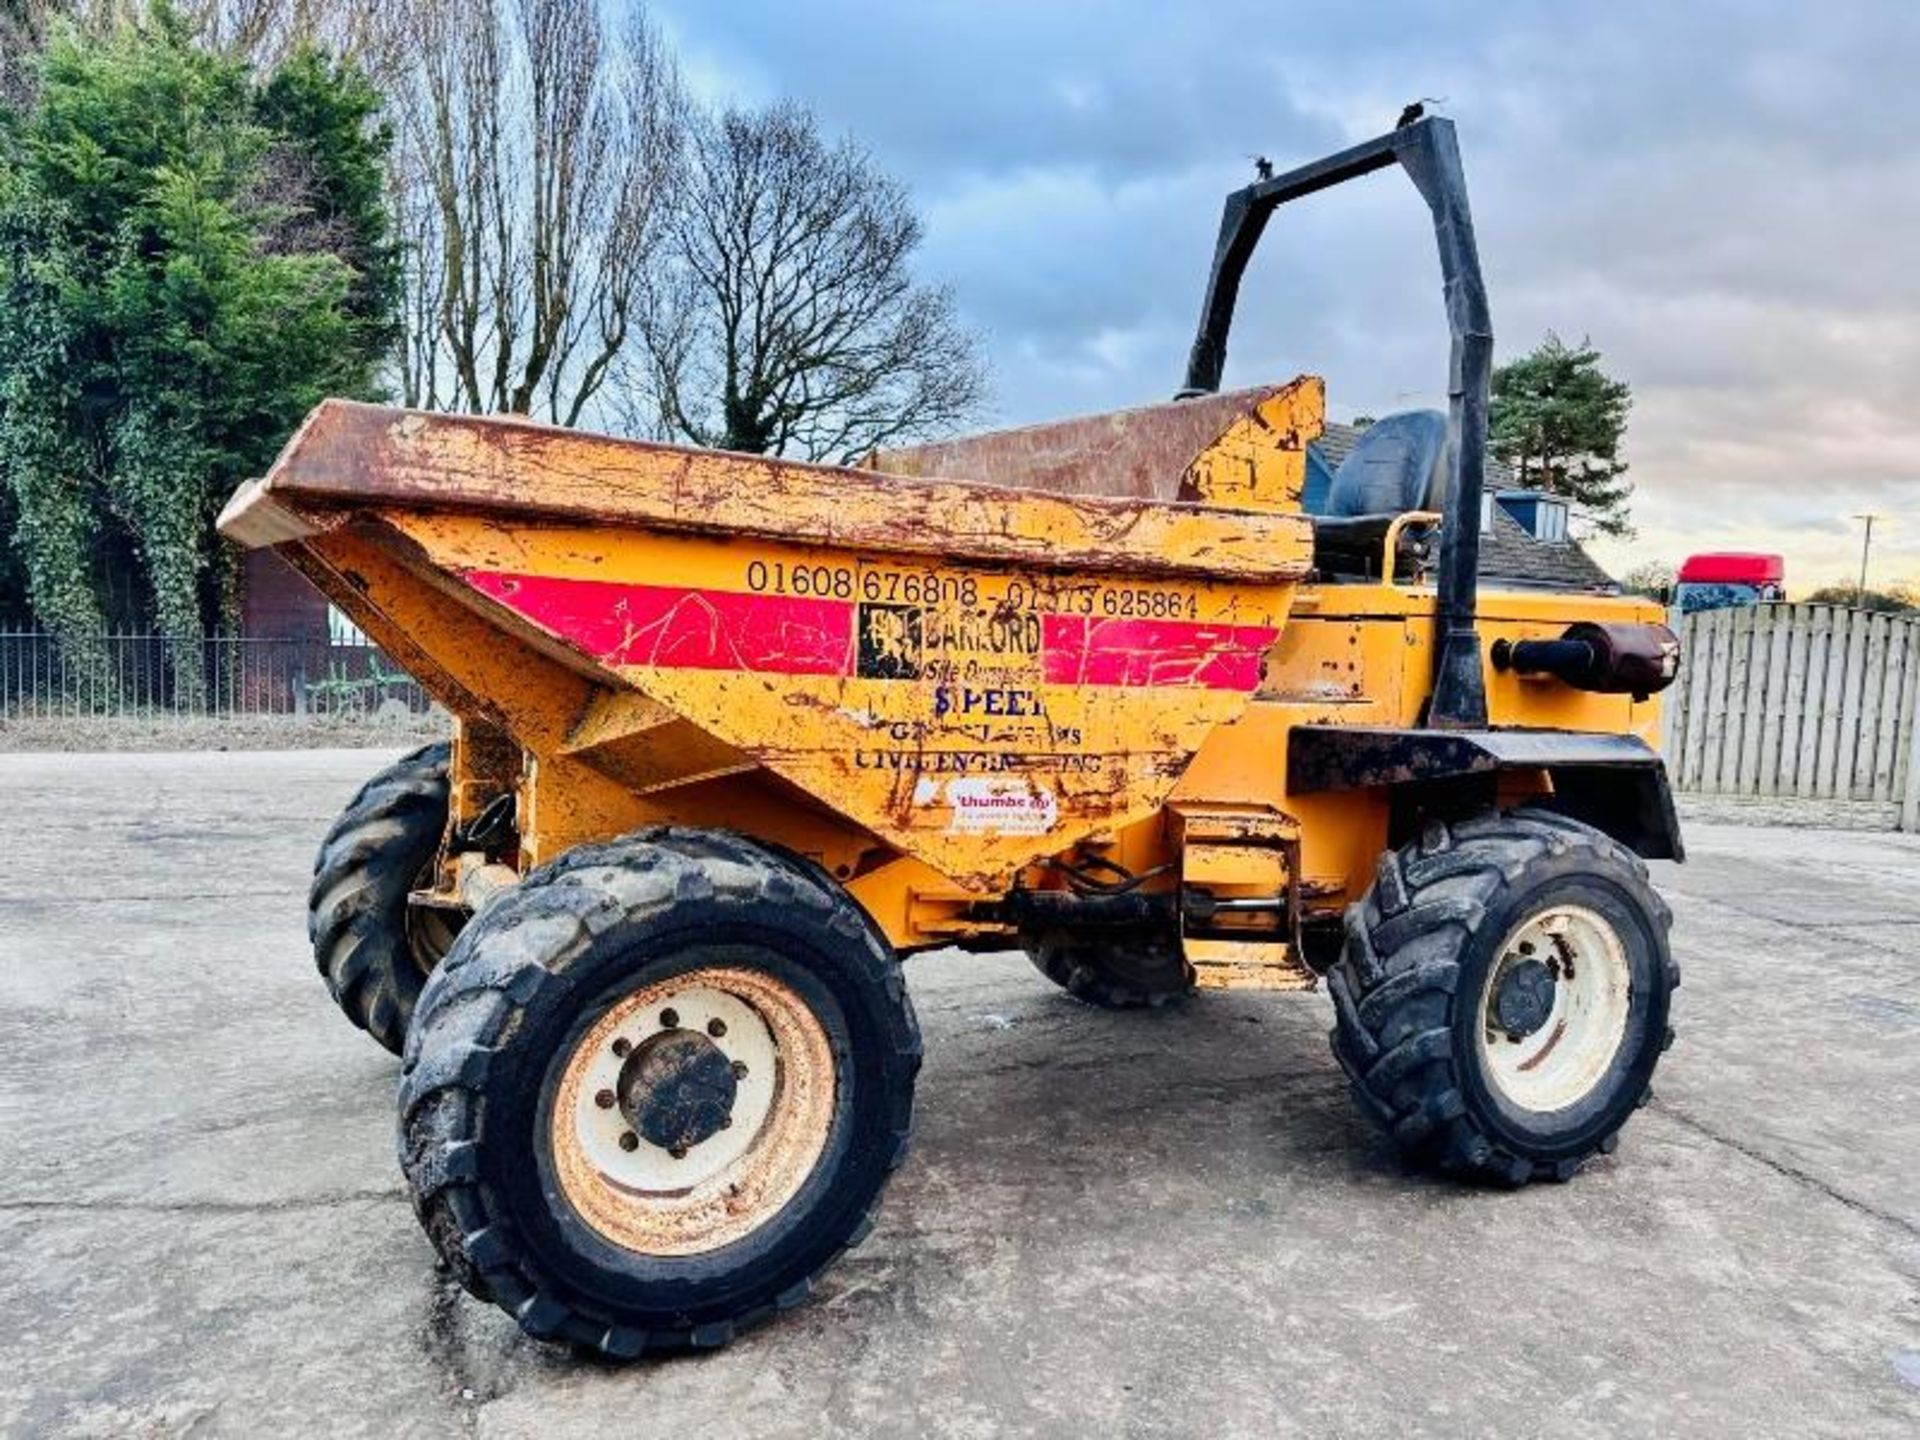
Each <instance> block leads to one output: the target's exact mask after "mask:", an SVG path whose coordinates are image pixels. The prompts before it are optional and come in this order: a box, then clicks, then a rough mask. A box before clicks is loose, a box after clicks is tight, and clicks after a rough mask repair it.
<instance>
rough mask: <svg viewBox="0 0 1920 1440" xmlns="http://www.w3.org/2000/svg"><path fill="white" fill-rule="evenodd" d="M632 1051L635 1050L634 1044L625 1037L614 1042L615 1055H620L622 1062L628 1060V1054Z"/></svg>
mask: <svg viewBox="0 0 1920 1440" xmlns="http://www.w3.org/2000/svg"><path fill="white" fill-rule="evenodd" d="M631 1049H633V1042H632V1041H631V1040H629V1039H627V1038H626V1036H624V1035H623V1036H621V1037H620V1038H619V1039H618V1040H616V1041H614V1042H613V1053H614V1054H616V1055H618V1056H619V1057H620V1058H621V1059H622V1060H624V1059H626V1058H627V1052H628V1051H629V1050H631Z"/></svg>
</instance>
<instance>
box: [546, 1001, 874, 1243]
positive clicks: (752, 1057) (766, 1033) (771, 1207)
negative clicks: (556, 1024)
mask: <svg viewBox="0 0 1920 1440" xmlns="http://www.w3.org/2000/svg"><path fill="white" fill-rule="evenodd" d="M670 1031H677V1032H679V1033H681V1034H683V1035H687V1034H690V1035H695V1036H699V1037H702V1038H703V1039H704V1040H705V1042H706V1043H708V1044H711V1045H712V1046H713V1047H714V1048H715V1049H717V1050H718V1051H719V1052H720V1053H721V1054H722V1055H724V1056H725V1058H726V1060H727V1061H729V1062H730V1063H731V1066H732V1071H733V1075H734V1087H735V1088H734V1092H733V1099H732V1105H731V1109H730V1113H729V1115H728V1117H727V1120H726V1122H725V1124H724V1128H721V1129H719V1130H717V1131H716V1132H714V1133H712V1134H711V1135H708V1136H706V1137H705V1138H702V1139H700V1140H699V1141H698V1142H697V1143H694V1144H692V1145H689V1146H687V1147H685V1148H684V1149H682V1150H669V1149H667V1148H663V1147H662V1146H661V1145H658V1144H655V1143H652V1142H651V1141H649V1140H647V1139H644V1138H642V1136H641V1134H640V1133H639V1130H638V1129H637V1128H636V1125H635V1123H634V1121H633V1118H632V1116H631V1114H630V1113H629V1110H628V1108H627V1106H626V1105H625V1104H624V1103H622V1102H621V1101H620V1099H619V1093H620V1085H621V1077H622V1074H623V1072H625V1071H627V1067H628V1061H629V1057H631V1056H633V1055H634V1054H635V1053H636V1052H637V1051H638V1049H639V1047H642V1046H644V1045H646V1044H647V1043H648V1042H649V1041H650V1040H654V1039H655V1037H660V1036H663V1035H665V1034H667V1033H668V1032H670ZM835 1090H836V1072H835V1066H834V1059H833V1050H832V1047H831V1045H830V1044H829V1043H828V1040H827V1035H826V1031H825V1030H824V1029H823V1028H822V1027H821V1025H820V1022H819V1020H818V1019H817V1018H816V1017H815V1016H814V1013H813V1011H812V1010H811V1008H809V1007H808V1005H807V1004H806V1002H805V1001H804V1000H802V999H801V998H800V996H799V995H798V994H796V993H795V992H794V991H793V990H792V989H790V988H789V987H788V986H786V985H785V984H783V983H782V982H780V981H779V980H776V979H774V978H773V977H772V976H770V975H768V974H765V973H764V972H762V971H758V970H748V969H742V968H736V967H731V966H727V967H714V968H711V969H702V970H693V971H689V972H687V973H686V974H684V975H677V976H674V977H673V978H672V979H669V980H663V981H659V982H657V983H655V984H652V985H648V986H645V987H643V988H641V989H639V990H636V991H634V992H633V993H632V994H630V995H627V996H625V997H624V998H622V999H621V1000H620V1001H618V1002H617V1003H616V1004H614V1005H612V1006H611V1007H609V1008H608V1010H607V1012H606V1013H605V1014H604V1015H602V1016H601V1017H600V1019H599V1020H598V1021H597V1022H596V1023H595V1024H594V1025H593V1026H592V1027H591V1028H590V1029H589V1030H588V1031H587V1033H586V1034H585V1035H584V1036H583V1037H582V1038H581V1039H580V1041H579V1043H578V1044H577V1045H575V1046H574V1049H573V1052H572V1053H571V1054H570V1055H569V1056H568V1057H567V1061H566V1067H565V1069H564V1071H563V1072H562V1075H561V1080H560V1086H559V1089H558V1091H557V1093H556V1094H555V1096H554V1101H553V1109H552V1112H551V1116H550V1118H549V1120H548V1149H549V1153H550V1155H551V1157H552V1160H553V1167H554V1172H555V1174H556V1176H557V1178H558V1179H559V1182H560V1188H561V1190H562V1192H563V1193H564V1194H565V1195H566V1197H567V1199H568V1201H569V1202H570V1203H571V1204H572V1206H573V1208H574V1210H575V1211H576V1212H577V1213H578V1214H579V1215H580V1217H581V1218H582V1219H583V1220H584V1221H585V1222H586V1223H587V1224H588V1225H589V1226H591V1227H592V1228H593V1229H594V1230H595V1231H597V1232H598V1233H599V1234H600V1235H601V1236H602V1237H604V1238H605V1239H607V1240H609V1241H611V1242H613V1243H614V1244H616V1245H619V1246H621V1247H622V1248H624V1249H628V1250H632V1251H635V1252H637V1253H640V1254H644V1255H666V1256H673V1255H697V1254H703V1253H705V1252H707V1251H710V1250H716V1249H718V1248H720V1247H721V1246H723V1245H728V1244H731V1243H733V1242H734V1241H736V1240H739V1239H741V1238H743V1237H745V1236H746V1235H749V1234H751V1233H752V1232H753V1231H755V1230H757V1229H759V1228H760V1227H761V1226H762V1225H764V1224H766V1223H767V1222H768V1221H769V1220H771V1219H772V1218H773V1217H774V1216H776V1215H778V1214H779V1213H780V1211H781V1210H782V1209H783V1208H785V1206H786V1205H787V1203H788V1202H789V1201H790V1200H792V1199H793V1197H794V1195H795V1194H796V1193H797V1192H798V1191H799V1189H800V1187H801V1185H802V1184H803V1183H805V1181H806V1178H807V1176H808V1175H810V1174H811V1173H812V1172H813V1168H814V1165H815V1164H816V1163H817V1162H818V1160H819V1158H820V1155H821V1153H822V1151H823V1150H824V1149H825V1148H826V1143H827V1137H828V1134H829V1132H830V1131H831V1129H832V1125H833V1115H834V1103H835ZM609 1097H612V1099H611V1100H610V1098H609Z"/></svg>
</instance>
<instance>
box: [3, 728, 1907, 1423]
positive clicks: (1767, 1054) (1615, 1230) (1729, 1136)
mask: <svg viewBox="0 0 1920 1440" xmlns="http://www.w3.org/2000/svg"><path fill="white" fill-rule="evenodd" d="M382 758H383V757H379V756H376V755H372V754H369V753H367V752H360V753H344V754H336V753H325V752H306V753H283V754H198V755H187V756H179V755H168V756H158V755H115V756H98V755H0V854H4V856H5V864H4V866H0V1137H4V1138H3V1140H0V1147H3V1148H0V1155H3V1156H4V1160H5V1164H4V1166H0V1306H3V1307H4V1308H3V1309H0V1427H4V1429H5V1430H6V1432H7V1433H10V1434H18V1435H36V1436H37V1435H46V1434H57V1435H58V1434H63V1435H126V1434H137V1435H175V1434H187V1433H192V1434H194V1435H260V1434H270V1433H276V1432H290V1433H325V1434H328V1435H339V1436H344V1435H358V1434H376V1435H416V1434H417V1435H438V1434H445V1433H461V1432H474V1433H478V1434H482V1435H536V1434H539V1435H582V1434H595V1435H608V1436H615V1435H619V1436H653V1435H662V1436H665V1435H681V1434H685V1435H692V1434H701V1435H726V1434H749V1435H796V1436H801V1435H804V1436H818V1435H869V1434H877V1435H900V1436H920V1435H959V1436H974V1435H996V1434H1043V1435H1091V1434H1098V1435H1118V1434H1163V1433H1172V1434H1196V1435H1208V1436H1215V1435H1260V1436H1269V1435H1285V1434H1338V1435H1404V1434H1409V1433H1434V1434H1461V1435H1489V1434H1514V1435H1525V1434H1549V1433H1551V1434H1553V1435H1556V1436H1584V1435H1615V1434H1633V1435H1639V1434H1645V1435H1656V1434H1658V1435H1673V1434H1693V1435H1707V1434H1714V1435H1718V1434H1737V1435H1743V1436H1745V1435H1793V1436H1807V1435H1848V1436H1864V1435H1896V1434H1898V1435H1908V1436H1911V1435H1913V1434H1916V1433H1920V950H1917V949H1916V945H1915V941H1916V939H1920V838H1915V837H1894V836H1884V835H1873V836H1870V835H1859V834H1844V833H1838V832H1827V831H1806V830H1795V831H1788V830H1781V829H1765V828H1739V827H1716V826H1713V825H1699V826H1696V827H1695V828H1694V829H1693V831H1692V833H1691V834H1690V836H1689V841H1690V844H1691V846H1692V847H1693V851H1694V856H1695V858H1694V860H1693V862H1692V863H1691V864H1689V865H1687V866H1686V867H1684V868H1679V869H1676V868H1674V867H1662V873H1661V875H1660V876H1659V879H1660V881H1661V883H1662V885H1663V886H1664V888H1665V889H1666V892H1667V894H1668V895H1669V896H1670V897H1671V899H1672V901H1673V905H1674V909H1675V911H1676V913H1677V915H1678V929H1677V932H1676V937H1675V938H1676V944H1677V948H1678V951H1679V954H1680V957H1681V961H1682V964H1683V966H1684V968H1685V971H1686V986H1685V988H1684V990H1683V991H1682V992H1681V994H1680V997H1679V1002H1678V1016H1677V1019H1678V1025H1679V1029H1680V1043H1679V1045H1678V1046H1677V1047H1676V1048H1675V1049H1674V1051H1673V1052H1672V1054H1671V1055H1670V1056H1669V1057H1668V1060H1667V1063H1666V1065H1665V1067H1664V1069H1663V1070H1662V1072H1661V1075H1660V1077H1659V1081H1658V1092H1659V1098H1658V1099H1657V1100H1656V1101H1655V1103H1654V1105H1653V1106H1652V1107H1651V1108H1650V1109H1649V1110H1647V1111H1645V1112H1643V1113H1642V1114H1641V1115H1640V1117H1639V1118H1638V1119H1637V1120H1636V1121H1635V1122H1634V1123H1633V1124H1632V1125H1631V1126H1630V1127H1629V1128H1628V1130H1627V1133H1626V1136H1625V1139H1624V1141H1623V1143H1622V1145H1621V1147H1620V1150H1619V1152H1618V1153H1617V1154H1616V1155H1615V1156H1613V1157H1612V1158H1610V1159H1607V1160H1604V1161H1601V1162H1599V1163H1597V1164H1595V1165H1593V1166H1591V1167H1590V1168H1589V1169H1588V1170H1587V1171H1586V1172H1585V1173H1584V1174H1582V1175H1581V1176H1580V1177H1579V1178H1578V1179H1577V1180H1576V1181H1575V1182H1574V1183H1573V1184H1571V1185H1567V1186H1558V1187H1556V1186H1541V1187H1535V1188H1533V1189H1530V1190H1527V1191H1524V1192H1521V1193H1517V1194H1493V1193H1479V1192H1470V1191H1466V1190H1462V1189H1459V1188H1457V1187H1455V1186H1453V1185H1450V1184H1446V1183H1441V1182H1436V1181H1432V1180H1428V1179H1424V1178H1420V1177H1415V1176H1408V1175H1405V1174H1403V1173H1402V1172H1401V1170H1400V1168H1399V1166H1398V1165H1397V1164H1396V1162H1395V1160H1394V1157H1393V1155H1392V1153H1391V1151H1390V1150H1389V1148H1388V1146H1387V1145H1386V1144H1385V1143H1384V1142H1383V1141H1382V1140H1381V1139H1380V1138H1379V1137H1377V1136H1376V1135H1375V1134H1374V1133H1373V1132H1372V1131H1371V1130H1370V1129H1369V1128H1368V1127H1367V1126H1366V1125H1365V1124H1364V1123H1363V1121H1362V1120H1361V1119H1360V1117H1359V1116H1358V1115H1357V1114H1356V1113H1355V1111H1354V1110H1353V1109H1352V1108H1351V1107H1350V1104H1349V1101H1348V1098H1347V1095H1346V1093H1345V1087H1344V1086H1343V1084H1342V1083H1341V1081H1340V1079H1339V1077H1338V1074H1337V1072H1336V1070H1335V1068H1334V1065H1333V1062H1332V1060H1331V1059H1330V1058H1329V1056H1328V1054H1327V1049H1326V1044H1325V1039H1324V1032H1325V1029H1326V1026H1327V1023H1328V1019H1327V1010H1326V1002H1325V1000H1324V999H1323V998H1322V997H1320V996H1317V995H1310V996H1273V997H1261V996H1250V997H1242V998H1212V999H1205V1000H1201V1001H1199V1002H1197V1003H1194V1004H1191V1005H1189V1006H1187V1007H1185V1008H1184V1009H1181V1010H1179V1011H1177V1012H1176V1013H1173V1014H1155V1015H1108V1014H1102V1013H1098V1012H1094V1011H1090V1010H1086V1009H1082V1008H1080V1007H1079V1006H1077V1005H1075V1004H1074V1003H1073V1002H1071V1001H1069V1000H1067V999H1066V998H1064V997H1063V996H1061V995H1059V994H1058V993H1056V992H1054V991H1053V990H1051V989H1050V988H1049V987H1048V985H1047V984H1046V983H1045V982H1044V981H1043V980H1041V979H1040V978H1039V977H1038V976H1037V975H1036V974H1034V973H1033V972H1032V971H1031V970H1030V969H1029V968H1028V967H1027V965H1026V964H1025V963H1024V961H1022V960H1020V959H1018V958H1017V957H998V958H992V959H969V958H965V957H959V956H929V957H925V958H921V959H916V960H914V961H913V962H911V965H910V967H909V972H910V975H911V979H912V985H913V991H914V995H915V999H916V1001H917V1003H918V1005H919V1008H920V1014H921V1017H922V1021H923V1023H924V1025H925V1029H926V1032H927V1052H928V1058H927V1067H926V1071H925V1073H924V1074H923V1076H922V1078H921V1085H920V1102H921V1111H920V1113H921V1125H920V1131H919V1139H918V1145H917V1149H916V1151H915V1153H914V1156H913V1157H912V1159H911V1160H910V1161H909V1163H908V1165H907V1167H906V1169H905V1170H904V1171H903V1172H902V1173H901V1175H900V1176H899V1177H898V1179H897V1181H896V1183H895V1185H894V1187H893V1190H892V1193H891V1195H890V1198H889V1199H888V1202H887V1204H886V1206H885V1208H884V1210H883V1212H882V1219H881V1222H880V1225H879V1228H878V1229H877V1230H876V1231H875V1233H874V1235H873V1237H872V1238H871V1239H870V1240H869V1241H868V1242H867V1244H866V1245H865V1246H864V1247H863V1248H862V1249H860V1250H859V1251H857V1252H855V1253H854V1254H853V1255H852V1256H849V1257H848V1258H847V1259H846V1260H845V1261H843V1262H842V1263H841V1265H840V1266H839V1267H838V1268H837V1269H835V1270H833V1271H832V1272H830V1274H829V1276H828V1277H827V1278H826V1280H825V1282H824V1284H823V1285H822V1287H821V1290H820V1293H819V1294H818V1297H817V1299H816V1300H815V1301H814V1302H813V1303H812V1304H810V1305H808V1306H806V1307H805V1308H803V1309H801V1310H799V1311H797V1312H795V1313H793V1314H792V1315H790V1316H787V1317H785V1318H783V1319H781V1320H780V1321H778V1322H776V1323H774V1324H772V1325H770V1326H768V1327H765V1328H763V1329H761V1330H758V1331H755V1332H753V1333H751V1334H750V1335H748V1336H746V1337H744V1338H743V1339H742V1340H740V1341H739V1342H737V1343H736V1344H735V1345H733V1346H732V1347H731V1348H730V1349H727V1350H725V1351H722V1352H720V1353H718V1354H714V1355H711V1356H705V1357H701V1358H697V1359H685V1360H674V1361H669V1362H664V1363H652V1364H640V1365H636V1366H631V1367H628V1368H625V1369H615V1368H608V1367H604V1366H600V1365H595V1364H590V1363H584V1362H582V1361H581V1360H578V1359H576V1358H573V1357H571V1356H569V1355H568V1354H566V1353H564V1352H561V1351H557V1350H554V1349H550V1348H547V1347H544V1346H540V1345H537V1344H534V1343H532V1342H529V1341H527V1340H525V1339H523V1338H521V1336H520V1335H519V1333H518V1331H517V1330H516V1329H515V1328H514V1327H513V1325H512V1323H511V1322H510V1321H508V1320H507V1319H506V1318H505V1317H504V1316H502V1315H499V1314H497V1313H495V1312H494V1311H493V1310H492V1309H490V1308H487V1307H483V1306H480V1305H477V1304H475V1303H473V1302H471V1301H469V1300H467V1299H466V1298H464V1296H462V1295H461V1294H459V1293H458V1292H457V1290H456V1289H455V1288H454V1287H453V1286H452V1285H451V1284H450V1283H449V1282H448V1281H447V1280H446V1279H445V1278H444V1277H442V1276H440V1275H438V1274H436V1273H435V1269H434V1264H433V1257H432V1255H431V1252H430V1251H429V1249H428V1246H427V1243H426V1241H425V1240H424V1238H423V1237H422V1236H421V1235H420V1233H419V1231H418V1230H417V1229H416V1227H415V1224H414V1221H413V1217H412V1215H411V1213H410V1212H409V1210H408V1208H407V1203H406V1201H405V1199H404V1198H403V1197H402V1195H401V1193H400V1189H399V1180H398V1175H397V1173H396V1169H395V1165H394V1160H393V1145H392V1125H393V1120H392V1114H391V1106H392V1096H393V1088H394V1080H395V1075H396V1065H395V1063H394V1062H393V1061H392V1060H390V1059H389V1058H388V1057H387V1056H386V1055H384V1054H383V1053H381V1052H380V1051H378V1050H376V1049H375V1048H373V1047H372V1046H371V1044H370V1043H369V1042H367V1041H366V1040H365V1038H364V1037H362V1036H361V1035H360V1034H358V1032H355V1031H353V1030H351V1029H350V1028H349V1027H348V1026H347V1025H346V1024H345V1023H344V1022H343V1021H342V1020H341V1019H340V1018H339V1016H338V1015H337V1013H335V1012H334V1011H333V1010H332V1009H331V1005H330V1002H329V1001H328V1000H327V999H326V997H325V996H324V994H323V993H322V991H321V987H320V984H319V982H318V981H317V980H316V978H315V976H314V974H313V970H312V966H311V962H310V961H309V959H308V956H307V953H306V942H305V937H304V934H303V920H302V892H303V890H304V888H305V883H306V875H307V868H308V864H309V860H310V855H311V851H312V848H313V845H314V842H315V840H316V839H317V838H318V836H319V834H320V832H321V831H322V829H323V828H324V826H325V825H326V824H327V822H328V820H329V819H330V818H331V816H332V815H333V813H334V811H335V809H336V808H337V807H338V806H339V805H340V803H341V802H342V801H344V800H345V798H346V797H347V795H348V793H349V792H350V791H351V790H352V789H353V788H354V786H355V785H356V784H357V783H358V782H359V780H360V779H361V778H362V777H363V776H364V775H365V774H366V773H367V772H368V771H370V770H371V769H372V768H374V767H375V766H376V765H377V764H379V763H381V761H382Z"/></svg>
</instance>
